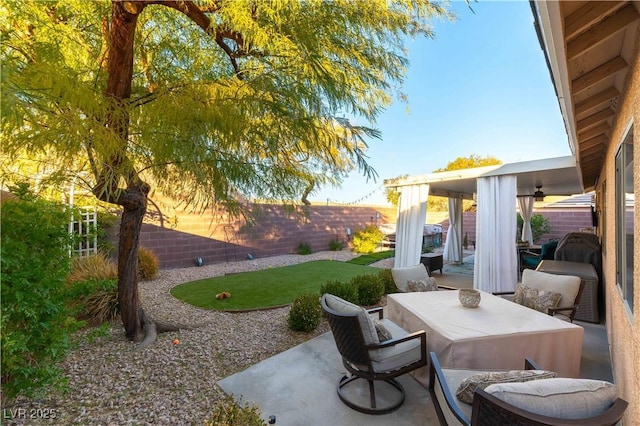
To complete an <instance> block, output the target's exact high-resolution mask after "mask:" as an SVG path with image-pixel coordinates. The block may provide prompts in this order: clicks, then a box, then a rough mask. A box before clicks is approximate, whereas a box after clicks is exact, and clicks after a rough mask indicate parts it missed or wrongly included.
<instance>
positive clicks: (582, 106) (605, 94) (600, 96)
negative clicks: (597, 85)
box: [575, 86, 620, 115]
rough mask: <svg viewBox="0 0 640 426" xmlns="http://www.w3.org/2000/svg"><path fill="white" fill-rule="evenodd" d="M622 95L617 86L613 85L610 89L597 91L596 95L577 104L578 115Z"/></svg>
mask: <svg viewBox="0 0 640 426" xmlns="http://www.w3.org/2000/svg"><path fill="white" fill-rule="evenodd" d="M618 96H620V92H619V91H618V89H616V88H615V87H613V86H611V87H609V88H608V89H605V90H603V91H602V92H599V93H596V94H595V95H593V96H591V97H589V98H587V99H585V100H584V101H582V102H580V103H579V104H578V105H576V111H575V112H576V115H581V114H584V113H585V112H587V111H589V110H591V109H594V108H597V107H599V106H602V105H603V104H605V103H607V102H610V101H611V100H612V99H615V98H616V97H618Z"/></svg>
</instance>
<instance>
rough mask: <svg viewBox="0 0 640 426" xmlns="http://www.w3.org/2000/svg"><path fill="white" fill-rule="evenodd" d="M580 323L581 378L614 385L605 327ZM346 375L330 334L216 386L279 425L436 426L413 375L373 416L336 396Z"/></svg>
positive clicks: (424, 392)
mask: <svg viewBox="0 0 640 426" xmlns="http://www.w3.org/2000/svg"><path fill="white" fill-rule="evenodd" d="M436 276H437V274H436ZM576 324H578V325H580V326H582V327H584V329H585V335H584V341H583V354H582V364H581V371H580V375H581V377H583V378H592V379H600V380H608V381H612V380H613V379H612V373H611V362H610V359H609V345H608V342H607V335H606V330H605V327H604V325H603V324H591V323H585V322H580V321H576ZM344 371H345V370H344V367H343V366H342V361H341V359H340V354H339V353H338V351H337V349H336V346H335V343H334V340H333V336H332V334H331V332H328V333H325V334H323V335H321V336H318V337H316V338H314V339H311V340H309V341H307V342H305V343H303V344H301V345H298V346H296V347H294V348H291V349H289V350H288V351H285V352H282V353H280V354H278V355H275V356H273V357H271V358H269V359H267V360H265V361H262V362H260V363H258V364H256V365H253V366H251V367H249V368H248V369H246V370H244V371H241V372H239V373H236V374H233V375H231V376H229V377H227V378H225V379H223V380H220V381H219V382H218V385H219V386H220V387H221V388H222V389H223V390H224V391H225V392H226V393H227V394H232V395H233V396H234V398H235V399H236V401H239V402H240V403H241V405H244V404H245V403H250V404H256V405H258V406H259V407H260V410H261V412H262V414H263V418H264V419H265V421H267V420H268V418H269V416H275V418H276V423H275V424H276V425H281V426H298V425H300V426H303V425H304V426H311V425H318V426H324V425H327V426H338V425H349V426H350V425H373V426H375V425H397V426H401V425H437V424H438V420H437V417H436V414H435V410H434V408H433V404H432V403H431V398H430V396H429V392H428V391H427V389H425V388H423V387H422V386H421V385H420V384H418V382H416V381H415V380H414V379H413V378H412V377H411V376H410V375H404V376H403V377H401V378H400V379H399V381H400V382H401V383H402V385H403V386H404V388H405V391H406V394H407V396H406V399H405V402H404V404H403V405H402V406H401V407H400V408H399V409H398V410H396V411H394V412H392V413H390V414H385V415H379V416H374V415H367V414H362V413H359V412H357V411H355V410H352V409H350V408H349V407H347V406H346V405H344V404H343V403H342V402H341V401H340V399H339V398H338V395H337V393H336V384H337V383H338V380H339V379H340V378H341V377H342V375H343V374H344Z"/></svg>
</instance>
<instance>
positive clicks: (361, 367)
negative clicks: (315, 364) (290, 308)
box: [321, 294, 427, 414]
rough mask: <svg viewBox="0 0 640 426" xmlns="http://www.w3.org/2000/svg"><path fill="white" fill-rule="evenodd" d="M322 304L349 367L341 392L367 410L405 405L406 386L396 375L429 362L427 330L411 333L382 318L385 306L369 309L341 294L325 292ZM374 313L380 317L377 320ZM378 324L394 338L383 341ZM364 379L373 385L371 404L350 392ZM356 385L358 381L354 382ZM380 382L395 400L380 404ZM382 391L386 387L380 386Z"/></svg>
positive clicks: (352, 405) (343, 397)
mask: <svg viewBox="0 0 640 426" xmlns="http://www.w3.org/2000/svg"><path fill="white" fill-rule="evenodd" d="M321 303H322V308H323V309H324V312H325V315H326V317H327V319H328V321H329V325H330V326H331V331H332V333H333V337H334V339H335V342H336V346H337V348H338V352H340V355H341V356H342V363H343V364H344V367H345V368H346V369H347V371H348V373H347V374H345V375H344V376H343V377H342V378H341V379H340V381H339V382H338V388H337V391H338V396H339V397H340V400H342V402H343V403H344V404H346V405H347V406H348V407H350V408H352V409H354V410H357V411H360V412H362V413H367V414H386V413H389V412H391V411H393V410H395V409H397V408H398V407H400V405H402V403H403V402H404V398H405V391H404V388H403V386H402V385H401V384H400V383H399V382H398V381H397V380H395V378H396V377H398V376H401V375H403V374H405V373H408V372H410V371H413V370H415V369H416V368H420V367H423V366H425V365H427V337H426V333H425V332H424V331H418V332H415V333H408V332H407V331H405V330H403V329H402V328H401V327H399V326H398V325H396V324H395V323H393V322H392V321H390V320H388V319H383V318H382V308H375V309H371V310H368V311H367V310H365V309H364V308H362V307H359V306H357V305H354V304H352V303H350V302H347V301H345V300H343V299H340V298H339V297H337V296H334V295H331V294H324V295H323V296H322V301H321ZM371 314H377V316H378V319H379V320H380V322H379V324H375V323H374V321H373V318H372V317H371ZM376 326H378V327H383V328H384V329H385V330H387V331H388V332H389V333H390V335H391V338H390V339H387V340H383V341H380V339H379V338H378V335H377V332H376ZM358 379H363V380H366V381H367V382H368V385H369V404H368V405H363V404H361V403H358V402H356V401H355V398H353V397H352V396H350V395H353V392H351V393H350V392H348V390H349V388H350V386H348V385H350V384H351V383H353V382H354V381H356V380H358ZM354 385H355V384H354ZM376 386H379V387H384V388H387V389H385V391H387V392H386V393H388V391H391V392H390V393H391V395H392V396H393V394H395V395H396V396H395V397H389V399H391V402H388V403H387V404H384V406H380V402H381V401H378V400H377V399H376ZM380 391H382V389H380Z"/></svg>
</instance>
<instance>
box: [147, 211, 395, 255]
mask: <svg viewBox="0 0 640 426" xmlns="http://www.w3.org/2000/svg"><path fill="white" fill-rule="evenodd" d="M155 206H156V207H157V208H156V209H155V211H154V209H153V208H151V209H150V212H149V214H148V215H147V216H148V217H147V218H146V220H145V223H144V224H143V226H142V230H141V233H140V244H141V245H142V246H144V247H146V248H149V249H151V250H153V251H154V252H155V253H156V254H157V256H158V258H159V260H160V267H161V268H178V267H186V266H194V265H195V259H196V258H198V257H200V258H202V260H203V262H204V263H219V262H227V261H236V260H243V259H247V258H248V257H249V256H250V255H251V256H253V257H255V258H258V257H268V256H275V255H281V254H287V253H296V252H297V250H298V246H299V245H300V244H301V243H306V244H309V246H310V247H311V250H312V251H323V250H329V243H330V242H331V241H332V240H340V241H345V242H346V241H347V240H348V236H347V233H346V229H347V228H350V229H351V231H352V233H353V232H355V231H357V230H360V229H363V228H364V227H365V226H367V225H369V224H381V223H388V222H394V221H395V215H396V209H395V208H387V207H369V206H348V207H343V206H318V205H314V206H299V207H296V208H290V209H287V208H285V207H283V206H280V205H274V204H254V205H252V206H251V208H252V212H253V214H254V216H253V217H254V218H255V220H254V221H253V222H251V221H249V220H245V219H243V218H232V217H230V216H229V215H228V214H226V213H224V212H220V211H211V210H208V211H204V212H191V211H184V210H179V209H173V208H167V207H166V206H163V205H161V204H160V203H157V204H156V205H155Z"/></svg>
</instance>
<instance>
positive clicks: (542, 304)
mask: <svg viewBox="0 0 640 426" xmlns="http://www.w3.org/2000/svg"><path fill="white" fill-rule="evenodd" d="M521 287H522V305H524V306H526V307H527V308H531V309H535V310H536V311H540V312H544V313H545V314H546V313H548V311H549V308H555V307H556V306H558V303H559V302H560V300H561V299H562V294H560V293H556V292H553V291H545V290H538V289H536V288H531V287H527V286H525V285H521Z"/></svg>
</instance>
